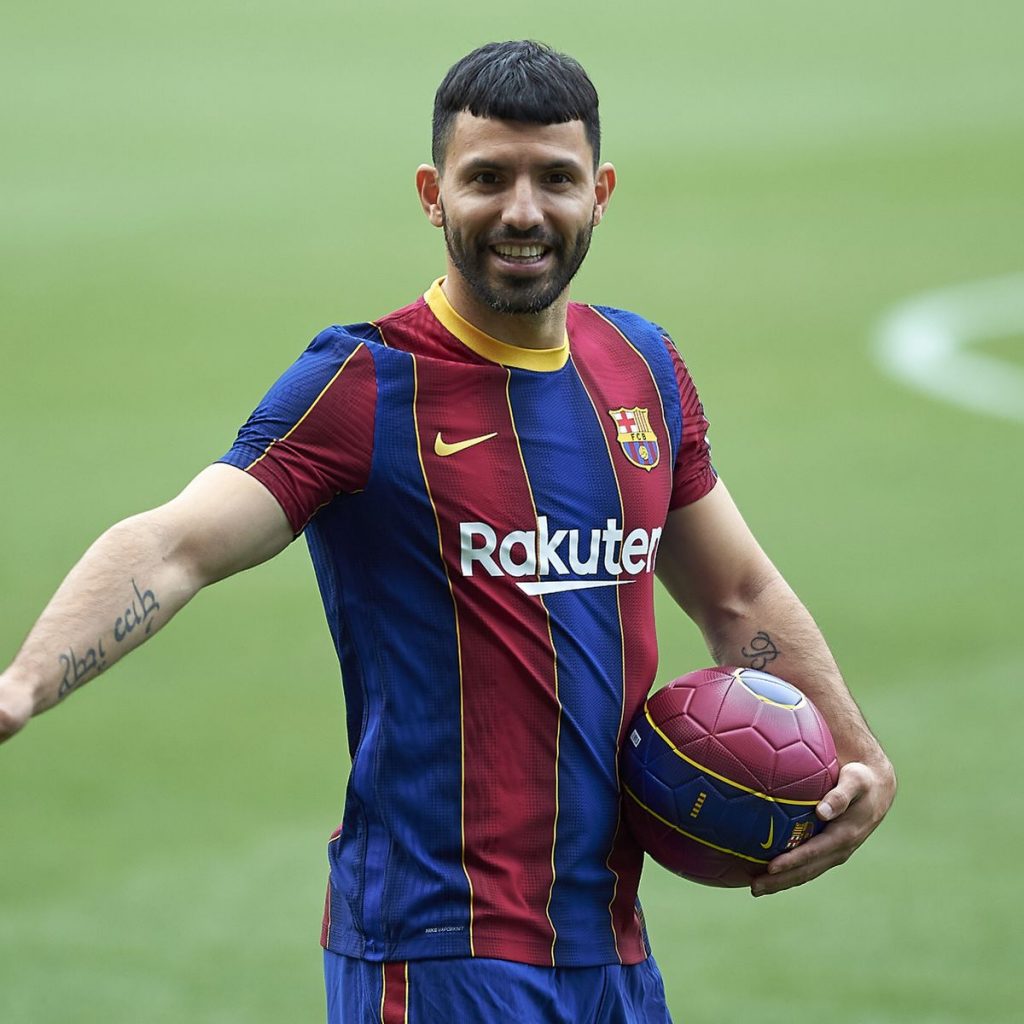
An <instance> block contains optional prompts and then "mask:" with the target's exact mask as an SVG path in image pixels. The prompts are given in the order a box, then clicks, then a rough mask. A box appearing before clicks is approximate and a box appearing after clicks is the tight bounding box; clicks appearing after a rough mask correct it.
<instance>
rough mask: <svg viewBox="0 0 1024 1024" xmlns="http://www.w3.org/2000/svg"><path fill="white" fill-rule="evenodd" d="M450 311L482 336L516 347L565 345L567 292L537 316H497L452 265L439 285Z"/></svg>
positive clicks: (525, 314) (531, 314)
mask: <svg viewBox="0 0 1024 1024" xmlns="http://www.w3.org/2000/svg"><path fill="white" fill-rule="evenodd" d="M441 287H442V288H443V289H444V294H445V297H446V298H447V299H448V301H449V302H450V303H451V306H452V309H454V310H455V312H456V313H458V314H459V316H461V317H462V318H463V319H464V320H468V321H469V323H471V324H472V325H473V326H474V327H476V328H477V329H478V330H480V331H483V332H484V334H489V335H490V336H491V337H492V338H497V340H498V341H503V342H505V344H506V345H515V346H516V347H517V348H533V349H544V348H560V347H561V346H562V344H563V343H564V342H565V317H566V310H567V309H568V306H569V289H568V288H566V290H565V291H564V292H562V294H561V295H559V296H558V298H557V299H555V301H554V302H553V303H551V305H550V306H548V308H547V309H542V310H541V311H540V312H539V313H498V312H497V311H495V310H493V309H491V307H490V306H488V305H487V304H486V303H484V302H481V301H480V300H479V299H478V298H477V297H476V295H475V294H474V293H473V291H472V289H471V288H470V287H469V285H468V284H467V283H466V281H465V279H464V278H463V277H462V275H461V274H460V273H459V272H458V271H457V270H456V269H455V268H454V267H452V266H449V267H448V276H447V277H446V278H445V280H444V283H443V284H442V285H441Z"/></svg>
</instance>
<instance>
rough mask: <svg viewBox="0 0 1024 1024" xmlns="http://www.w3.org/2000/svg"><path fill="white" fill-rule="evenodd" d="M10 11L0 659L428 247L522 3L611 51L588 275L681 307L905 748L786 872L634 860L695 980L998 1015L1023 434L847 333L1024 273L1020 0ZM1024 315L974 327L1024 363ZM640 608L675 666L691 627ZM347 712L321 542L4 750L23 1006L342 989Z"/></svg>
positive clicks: (0, 824) (9, 904) (694, 1006)
mask: <svg viewBox="0 0 1024 1024" xmlns="http://www.w3.org/2000/svg"><path fill="white" fill-rule="evenodd" d="M3 22H4V25H3V30H2V32H0V95H2V99H0V138H2V139H3V149H4V155H3V158H2V161H0V263H2V273H0V398H2V401H0V436H2V438H3V445H2V448H0V479H2V480H3V491H2V502H0V529H2V546H0V584H2V586H0V661H6V659H7V658H8V657H10V656H12V655H13V654H14V652H15V649H16V648H17V645H18V644H19V643H20V641H21V639H22V637H23V635H24V634H25V632H26V631H27V630H28V628H29V626H30V625H31V623H32V621H33V620H34V617H35V615H36V614H37V613H38V611H39V609H40V608H41V607H42V605H43V604H44V602H45V601H46V599H47V598H48V597H49V595H50V593H51V592H52V590H53V589H54V587H55V586H56V584H57V583H58V582H59V580H60V578H61V576H62V575H63V573H64V572H65V571H66V569H67V568H68V567H69V566H70V565H71V563H72V562H73V561H74V560H75V559H76V558H77V557H78V556H79V555H80V554H81V552H82V551H83V550H84V549H85V547H86V546H87V545H88V544H89V543H90V542H91V540H92V539H93V538H94V537H95V536H96V535H97V534H98V533H99V532H100V531H101V530H102V529H104V528H105V527H106V526H107V525H109V524H110V523H111V522H113V521H115V520H116V519H119V518H121V517H123V516H125V515H126V514H128V513H130V512H133V511H138V510H140V509H143V508H146V507H150V506H152V505H154V504H157V503H159V502H161V501H162V500H164V499H166V498H167V497H169V496H170V495H171V494H173V493H175V492H176V490H177V489H179V488H180V487H181V486H182V485H183V484H184V483H185V482H186V481H187V480H188V479H189V478H190V477H191V476H192V475H193V474H194V473H195V472H196V471H198V469H200V468H201V467H202V466H203V465H204V464H206V463H207V462H208V461H210V460H212V459H214V458H216V457H217V456H218V455H219V454H221V453H222V452H223V451H224V450H225V449H226V448H227V447H228V446H229V444H230V443H231V441H232V439H233V436H234V432H235V429H236V428H237V426H238V424H239V423H240V422H241V421H242V420H243V419H244V417H245V416H246V415H247V414H248V412H249V410H250V408H251V407H252V406H253V405H254V403H255V402H256V401H257V400H258V398H259V397H260V396H261V395H262V393H263V391H264V389H265V387H266V386H267V385H268V384H269V382H270V381H271V380H273V379H274V377H275V376H276V375H277V373H278V372H279V371H280V370H281V369H282V368H283V367H284V366H285V365H286V364H287V363H289V362H290V361H291V360H292V358H293V357H294V356H295V355H296V354H297V353H298V352H299V351H300V350H301V348H302V347H303V346H304V345H305V344H306V341H307V340H308V338H309V337H311V336H312V335H313V334H314V333H315V332H316V331H317V330H319V329H320V328H321V327H322V326H323V325H325V324H327V323H332V322H341V323H345V322H349V321H354V320H362V319H366V318H369V317H372V316H374V315H378V314H381V313H384V312H386V311H388V310H390V309H393V308H395V307H397V306H399V305H402V304H404V303H406V302H407V301H409V300H410V299H411V298H413V297H414V296H415V295H416V294H418V293H419V292H420V291H422V290H423V289H424V288H425V287H426V285H427V284H429V282H430V281H431V280H432V279H433V278H434V277H435V276H437V275H438V274H439V273H441V272H442V269H443V261H442V251H441V240H440V237H439V235H438V234H437V233H436V232H434V231H433V230H432V229H430V227H429V226H428V225H427V223H426V221H425V220H424V219H423V217H422V215H421V213H420V211H419V208H418V205H417V202H416V199H415V196H414V192H413V188H412V172H413V169H414V168H415V166H416V164H417V163H419V162H421V161H423V160H424V159H427V158H428V153H429V116H430V106H431V101H432V97H433V90H434V89H435V87H436V85H437V82H438V81H439V80H440V78H441V76H442V75H443V73H444V71H445V70H446V68H447V67H448V65H449V64H450V63H451V62H452V61H453V60H454V59H456V58H457V57H458V56H460V55H461V54H462V53H464V52H466V51H467V50H469V49H471V48H472V47H473V46H475V45H477V44H479V43H481V42H484V41H487V40H489V39H495V38H509V37H522V36H533V37H537V38H541V39H544V40H546V41H548V42H550V43H552V44H554V45H556V46H558V47H560V48H563V49H565V50H568V51H569V52H571V53H574V54H575V55H576V56H578V57H579V58H580V59H581V60H582V61H583V63H584V64H585V65H586V66H587V67H588V69H589V70H590V72H591V74H592V76H593V77H594V79H595V81H596V83H597V85H598V88H599V90H600V91H601V94H602V112H603V116H604V127H605V156H606V157H607V158H608V159H610V160H612V161H614V162H615V164H616V166H617V168H618V172H619V190H618V192H617V193H616V196H615V201H614V203H613V204H612V207H611V209H610V211H609V216H608V218H607V219H606V221H605V223H604V224H603V225H602V226H601V228H600V230H599V231H598V232H597V234H596V235H595V240H594V249H593V251H592V253H591V256H590V259H589V261H588V263H587V266H586V268H585V270H584V272H583V273H582V274H581V277H580V279H579V281H578V284H577V286H576V288H575V292H574V294H575V296H576V297H578V298H582V299H588V300H593V301H599V302H604V303H607V304H612V305H619V306H624V307H627V308H635V309H638V310H640V311H642V312H644V313H645V314H647V315H648V316H650V317H652V318H653V319H656V320H658V321H659V322H661V323H663V324H665V325H666V326H667V327H669V328H670V329H671V330H672V331H673V333H674V334H675V336H676V338H677V340H678V341H679V343H680V347H681V348H682V349H683V352H684V354H685V356H686V357H687V359H688V362H689V364H690V367H691V369H692V371H693V372H694V375H695V377H696V379H697V381H698V384H699V385H700V386H701V389H702V393H703V396H704V399H705V404H706V406H707V409H708V412H709V415H710V417H711V420H712V441H713V443H714V447H715V457H716V463H717V465H718V468H719V470H720V472H721V473H722V475H723V477H724V478H725V479H727V480H728V483H729V485H730V488H731V489H732V491H733V493H734V494H735V495H736V497H737V499H738V501H739V502H740V504H741V507H742V508H743V509H744V511H745V512H746V514H747V517H748V519H749V521H750V522H751V524H752V526H753V527H754V529H755V532H756V533H757V534H758V536H759V537H760V539H761V541H762V543H763V544H764V546H765V547H766V548H767V550H768V551H769V553H770V554H771V555H772V556H773V557H774V558H775V560H776V561H777V563H778V564H779V565H780V567H781V568H782V569H783V571H784V573H785V574H786V575H787V577H788V578H789V579H790V581H791V582H792V583H793V585H794V586H795V587H796V589H797V590H798V592H799V593H800V594H801V596H802V597H803V598H804V600H805V601H806V602H807V603H808V605H809V606H810V607H811V609H812V610H813V611H814V613H815V615H816V617H817V618H818V620H819V622H820V623H821V625H822V627H823V628H824V630H825V632H826V635H827V636H828V637H829V639H830V642H831V643H832V645H833V647H834V649H835V651H836V654H837V657H838V658H839V661H840V663H841V665H842V666H843V667H844V669H845V672H846V674H847V676H848V679H849V680H850V683H851V685H852V687H853V689H854V690H855V692H856V694H857V696H858V698H859V699H860V701H861V703H862V705H863V707H864V709H865V712H866V714H867V716H868V718H869V720H870V721H871V723H872V724H873V726H874V728H875V730H876V731H877V733H878V735H879V736H880V738H881V739H882V741H883V743H884V744H885V745H886V747H887V749H888V751H889V753H890V755H891V757H892V758H893V760H894V762H895V763H896V765H897V768H898V770H899V772H900V777H901V784H902V788H901V793H900V796H899V799H898V801H897V804H896V807H895V808H894V810H893V812H892V814H891V816H890V818H889V820H888V821H887V822H886V824H885V825H884V826H883V828H882V829H881V830H880V831H879V832H878V834H877V835H876V836H875V837H874V838H873V839H872V840H871V842H870V843H869V844H868V845H867V846H866V847H865V848H864V849H863V850H862V851H861V852H860V853H859V854H858V855H857V856H856V857H855V858H854V859H853V860H852V861H851V862H850V863H849V864H848V865H846V866H845V867H843V868H841V869H839V870H837V871H835V872H833V873H832V874H830V875H829V876H827V877H825V878H822V879H820V880H819V881H817V882H816V883H814V884H813V885H811V886H808V887H806V888H804V889H801V890H799V891H795V892H791V893H787V894H784V895H780V896H777V897H775V898H772V899H768V900H758V901H754V900H752V899H750V897H749V896H748V895H746V894H745V893H744V892H743V891H736V892H724V891H716V890H709V889H704V888H701V887H698V886H693V885H690V884H687V883H684V882H682V881H681V880H678V879H675V878H673V877H671V876H669V875H667V874H665V873H664V872H661V871H660V870H658V869H656V868H652V869H650V871H649V873H648V874H647V875H646V877H645V882H644V888H643V896H644V900H645V906H646V909H647V914H648V919H649V924H650V928H651V934H652V939H653V942H654V945H655V951H656V954H657V955H658V959H659V962H660V963H661V965H662V969H663V971H664V974H665V977H666V983H667V986H668V989H669V1000H670V1004H671V1006H672V1009H673V1012H674V1014H675V1016H676V1019H677V1020H678V1021H679V1022H681V1024H711V1022H718V1021H739V1020H757V1021H758V1022H760V1024H783V1022H788V1021H791V1020H794V1019H801V1020H814V1019H819V1020H828V1021H830V1022H832V1024H890V1022H893V1024H895V1022H914V1024H1011V1022H1014V1021H1017V1020H1019V1019H1020V1009H1019V1004H1020V997H1021V990H1020V968H1019V957H1020V950H1021V938H1022V933H1021V925H1020V913H1021V909H1022V905H1021V898H1020V887H1019V878H1018V876H1019V870H1018V861H1017V853H1016V852H1015V851H1019V849H1020V847H1021V844H1022V842H1024V825H1022V820H1024V819H1022V816H1021V814H1020V812H1019V807H1020V798H1019V795H1018V790H1017V784H1016V779H1015V777H1014V775H1013V770H1014V766H1015V765H1016V764H1018V761H1019V758H1018V755H1017V753H1016V752H1017V751H1019V748H1020V738H1019V736H1018V735H1017V734H1016V731H1015V730H1016V728H1019V727H1021V723H1022V722H1024V685H1022V668H1021V658H1020V649H1021V644H1022V635H1021V628H1020V624H1021V611H1022V610H1024V600H1022V596H1021V576H1022V573H1021V569H1022V544H1021V539H1020V533H1021V497H1020V496H1021V494H1022V493H1024V458H1022V452H1024V433H1022V430H1024V426H1022V425H1021V424H1020V423H1013V422H1010V421H1005V420H1000V419H996V418H990V417H985V416H983V415H979V414H974V413H970V412H967V411H964V410H961V409H959V408H956V407H954V406H951V405H946V404H943V403H942V402H940V401H937V400H935V399H932V398H928V397H926V396H924V395H920V394H917V393H915V392H913V391H910V390H907V389H905V388H904V387H903V386H902V385H899V384H896V383H894V382H893V381H890V380H888V379H887V378H886V377H885V376H883V375H882V373H881V372H880V371H879V370H878V369H877V367H876V365H875V363H874V362H873V361H872V359H871V355H870V351H871V343H872V336H873V332H874V328H875V325H876V324H877V323H878V321H879V319H880V318H881V317H882V315H883V314H884V312H885V310H886V309H888V308H890V307H891V306H893V305H894V304H896V303H898V302H900V301H902V300H903V299H905V298H906V297H907V296H911V295H914V294H917V293H919V292H924V291H929V290H934V289H938V288H943V287H945V286H948V285H953V284H956V283H958V282H963V281H971V280H976V279H984V278H988V277H994V276H998V275H1004V274H1008V273H1012V272H1019V271H1021V270H1024V266H1022V262H1024V247H1022V239H1024V188H1022V182H1024V70H1022V67H1021V61H1020V40H1021V38H1024V8H1022V7H1021V5H1020V4H1018V3H1011V2H1010V0H1003V2H995V0H980V2H978V3H974V4H970V5H967V6H966V7H965V6H964V5H960V4H952V3H948V2H945V0H938V2H932V3H924V2H922V0H907V2H905V3H901V4H891V3H881V2H879V0H867V2H865V3H861V4H858V5H854V6H850V5H841V4H839V3H836V2H833V0H826V2H824V3H816V4H812V3H809V2H796V0H780V2H778V3H775V4H771V5H755V4H740V3H725V4H718V5H707V4H700V5H698V4H693V3H689V2H686V3H669V2H667V0H664V2H660V3H650V4H644V3H641V4H637V5H634V6H633V7H630V8H623V7H622V6H621V5H618V4H611V3H606V2H604V0H592V2H591V3H587V4H576V5H562V6H557V5H555V6H553V5H549V4H542V3H539V2H536V0H522V2H520V3H519V4H517V5H515V7H514V9H513V10H511V11H509V12H508V13H503V12H498V13H492V12H490V11H487V10H485V9H484V8H480V7H474V6H467V5H456V4H454V3H445V2H442V3H440V4H434V5H429V6H428V5H418V4H413V3H412V2H411V0H391V2H388V0H385V2H382V3H380V4H378V5H376V6H371V5H358V6H357V5H353V4H342V3H334V4H329V3H324V2H315V0H314V2H310V3H306V4H303V5H301V6H294V5H285V4H283V3H271V2H269V0H254V2H250V3H246V4H242V3H237V2H234V3H231V2H226V0H212V2H207V3H203V4H199V3H194V2H191V0H185V2H184V3H183V4H178V5H174V6H169V5H148V4H143V5H139V4H129V3H126V2H123V0H120V2H119V0H99V2H98V3H95V4H91V5H89V6H87V7H83V6H81V5H75V4H71V3H68V2H67V0H64V2H60V0H58V2H57V3H55V4H50V5H35V6H31V5H21V6H20V7H18V9H16V10H15V9H11V10H10V11H8V12H6V13H5V15H4V18H3ZM1017 326H1018V330H1019V331H1024V323H1022V324H1020V325H1017ZM1022 343H1024V333H1018V334H1016V335H1015V336H1014V337H1009V338H1003V339H994V340H993V344H992V346H991V347H990V348H989V349H988V351H990V352H991V353H993V354H997V355H998V356H999V358H1003V359H1005V360H1006V361H1007V362H1008V363H1011V364H1013V363H1015V364H1016V365H1017V366H1018V367H1019V365H1020V362H1021V352H1022V351H1024V350H1022V349H1021V344H1022ZM1022 402H1024V396H1022ZM660 612H661V617H660V624H661V628H662V634H663V638H664V639H663V643H662V667H661V671H660V678H661V679H663V680H668V679H669V678H671V677H672V676H674V675H677V674H679V673H681V672H682V671H684V670H687V669H690V668H694V667H697V666H699V665H701V664H704V663H706V662H707V660H708V656H707V654H706V653H705V652H704V651H703V649H702V646H701V643H700V639H699V636H698V635H697V633H696V631H695V630H694V629H693V628H692V627H691V626H689V625H688V624H686V623H683V624H681V625H677V621H678V617H677V614H676V613H675V612H674V611H673V610H672V608H671V607H670V606H669V604H668V602H665V603H664V604H663V605H662V606H661V609H660ZM343 723H344V716H343V708H342V703H341V699H340V683H339V679H338V671H337V666H336V663H335V662H334V658H333V653H332V649H331V644H330V640H329V636H328V633H327V629H326V627H325V624H324V622H323V615H322V612H321V609H320V605H319V599H318V595H317V592H316V587H315V584H314V581H313V577H312V573H311V571H310V569H309V565H308V557H307V555H306V553H305V550H304V546H303V545H302V544H301V543H299V544H296V545H294V546H293V547H292V548H291V549H289V550H288V551H287V552H286V553H285V554H284V555H283V556H281V557H280V558H279V559H277V560H276V561H275V562H273V563H271V564H269V565H266V566H264V567H262V568H260V569H257V570H255V571H253V572H252V573H249V574H247V575H245V576H244V577H241V578H236V579H233V580H230V581H228V582H226V583H224V584H222V585H220V586H218V587H216V588H213V589H212V590H210V591H209V592H206V593H204V594H202V595H200V597H199V598H198V599H197V600H196V602H195V603H194V605H193V606H191V607H190V608H189V609H187V610H186V611H185V612H184V613H183V614H182V615H181V617H180V618H179V619H178V620H177V621H176V623H175V625H174V627H173V628H171V629H169V630H168V631H167V632H166V633H164V634H162V635H161V636H160V638H159V639H158V640H156V641H155V642H154V643H152V644H150V645H149V646H147V647H146V648H145V649H143V650H142V651H140V652H138V653H137V654H135V655H134V656H133V657H132V658H131V659H129V660H128V661H127V662H126V663H124V664H123V665H121V666H119V667H118V668H117V669H115V670H114V671H113V672H112V673H111V674H110V675H109V676H106V677H104V678H102V679H101V680H100V681H99V682H97V683H95V684H94V685H91V686H89V687H88V688H87V689H86V690H85V691H84V692H83V693H81V694H78V695H76V696H75V697H74V698H73V699H72V700H70V701H69V702H68V703H67V705H66V706H63V707H61V708H60V709H59V710H57V711H56V712H55V713H53V714H50V715H46V716H44V717H43V718H40V719H38V720H36V721H34V722H33V723H32V724H31V725H30V727H29V728H28V730H27V731H26V732H25V733H24V734H23V735H22V736H19V737H18V738H17V739H16V740H15V741H14V742H12V743H11V744H9V745H6V746H4V747H3V748H2V749H0V1021H2V1022H4V1024H23V1022H24V1024H50V1022H57V1021H61V1022H65V1021H73V1022H103V1024H118V1022H132V1024H136V1022H142V1024H172V1022H173V1024H180V1022H183V1021H190V1022H196V1024H199V1022H202V1024H236V1022H237V1024H242V1022H244V1024H284V1022H288V1024H291V1022H300V1021H301V1022H305V1021H317V1020H320V1019H322V1012H323V1011H322V1001H323V997H322V993H321V982H320V958H319V951H318V946H317V939H318V934H319V914H320V910H321V906H322V899H323V887H324V881H325V873H326V861H325V856H324V844H325V841H326V838H327V836H328V834H329V832H330V830H331V828H332V827H333V826H334V825H335V824H336V822H337V821H338V818H339V815H340V809H341V801H342V795H343V787H344V780H345V775H346V771H347V753H346V747H345V743H344V740H343Z"/></svg>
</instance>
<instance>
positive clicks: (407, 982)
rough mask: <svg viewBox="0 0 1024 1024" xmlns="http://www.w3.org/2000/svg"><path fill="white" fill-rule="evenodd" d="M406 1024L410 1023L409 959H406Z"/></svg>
mask: <svg viewBox="0 0 1024 1024" xmlns="http://www.w3.org/2000/svg"><path fill="white" fill-rule="evenodd" d="M405 1024H409V961H408V960H406V961H405Z"/></svg>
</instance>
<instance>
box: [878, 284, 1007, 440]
mask: <svg viewBox="0 0 1024 1024" xmlns="http://www.w3.org/2000/svg"><path fill="white" fill-rule="evenodd" d="M1019 333H1024V274H1010V275H1007V276H1006V277H996V278H990V279H989V280H986V281H976V282H972V283H968V284H961V285H954V286H953V287H951V288H943V289H942V290H940V291H934V292H927V293H926V294H923V295H918V296H916V297H914V298H912V299H908V300H907V301H906V302H904V303H902V304H900V305H899V306H897V307H895V308H894V309H892V310H890V311H889V312H888V313H887V314H886V315H885V317H884V318H883V319H882V321H881V323H880V324H879V326H878V329H877V331H876V335H875V344H874V355H875V359H876V360H877V362H878V364H879V365H880V366H881V368H882V370H883V371H884V372H885V373H887V374H889V375H890V376H892V377H895V378H896V379H897V380H899V381H902V382H903V383H904V384H907V385H909V386H910V387H912V388H916V389H917V390H919V391H925V392H927V393H928V394H931V395H934V396H935V397H937V398H941V399H943V400H945V401H948V402H952V403H954V404H956V405H960V406H963V407H965V408H967V409H971V410H973V411H974V412H981V413H986V414H988V415H990V416H1000V417H1003V418H1004V419H1009V420H1016V421H1017V422H1019V423H1024V368H1021V367H1020V366H1016V365H1014V364H1013V363H1009V362H1005V361H1004V360H1001V359H997V358H995V357H994V356H990V355H987V354H985V353H984V352H978V351H976V350H972V349H971V347H970V346H971V344H972V343H974V342H978V341H983V340H986V339H992V338H999V337H1006V336H1008V335H1014V334H1019Z"/></svg>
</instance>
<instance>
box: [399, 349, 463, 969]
mask: <svg viewBox="0 0 1024 1024" xmlns="http://www.w3.org/2000/svg"><path fill="white" fill-rule="evenodd" d="M411 359H412V380H413V395H412V422H413V427H414V428H415V430H416V454H417V455H418V456H419V460H420V472H421V473H422V474H423V486H424V487H425V488H426V491H427V499H428V500H429V501H430V508H431V510H432V511H433V513H434V524H435V526H436V527H437V551H438V555H439V556H440V559H441V567H442V568H443V569H444V576H445V579H446V580H447V581H448V593H449V594H451V598H452V613H453V614H454V616H455V646H456V650H457V653H458V659H459V745H460V747H461V750H460V752H459V757H460V774H461V780H460V794H459V817H460V826H461V830H462V836H461V847H462V873H463V874H464V875H465V876H466V884H467V885H468V886H469V955H470V956H476V951H475V949H474V943H473V914H474V903H473V881H472V879H471V878H470V877H469V869H468V868H467V867H466V697H465V689H464V685H463V678H462V632H461V630H460V628H459V606H458V604H457V602H456V600H455V588H454V587H453V586H452V577H451V574H450V573H449V572H448V563H447V562H446V561H445V558H444V540H443V539H442V537H441V517H440V516H439V515H438V513H437V504H436V503H435V501H434V496H433V494H432V493H431V490H430V481H429V480H428V479H427V468H426V466H425V465H424V463H423V444H422V442H421V439H420V421H419V405H418V403H419V394H420V384H419V372H418V370H417V366H416V357H415V356H411Z"/></svg>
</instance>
